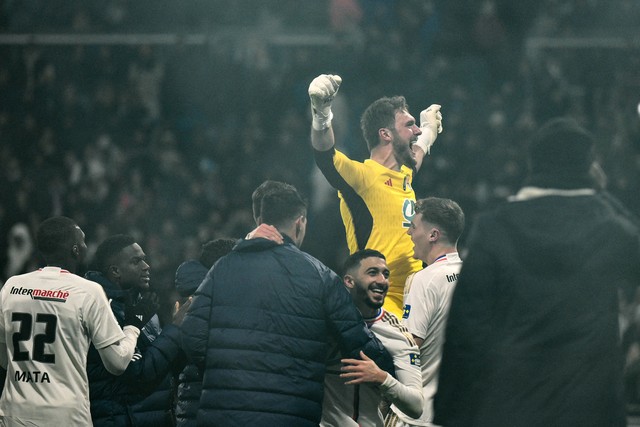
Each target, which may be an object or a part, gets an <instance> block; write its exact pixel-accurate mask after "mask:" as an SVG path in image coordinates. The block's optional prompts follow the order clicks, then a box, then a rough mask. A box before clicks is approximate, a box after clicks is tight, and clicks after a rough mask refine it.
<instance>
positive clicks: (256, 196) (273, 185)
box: [251, 179, 295, 222]
mask: <svg viewBox="0 0 640 427" xmlns="http://www.w3.org/2000/svg"><path fill="white" fill-rule="evenodd" d="M283 188H289V189H294V190H295V187H294V186H292V185H291V184H287V183H286V182H281V181H274V180H271V179H268V180H266V181H264V182H263V183H262V184H260V185H259V186H258V187H257V188H256V189H255V190H253V193H252V194H251V207H252V210H253V219H254V221H256V222H258V218H259V217H260V208H261V206H262V199H263V198H264V196H265V195H266V194H269V193H271V192H274V191H278V190H281V189H283Z"/></svg>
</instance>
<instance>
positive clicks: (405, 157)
mask: <svg viewBox="0 0 640 427" xmlns="http://www.w3.org/2000/svg"><path fill="white" fill-rule="evenodd" d="M392 144H393V154H394V156H395V157H396V159H397V160H398V162H399V163H401V164H403V165H405V166H407V167H409V168H411V169H415V167H416V164H417V163H416V158H415V155H414V154H413V151H412V150H411V144H410V143H404V142H402V141H401V140H400V139H399V138H398V137H397V135H396V138H394V139H393V142H392Z"/></svg>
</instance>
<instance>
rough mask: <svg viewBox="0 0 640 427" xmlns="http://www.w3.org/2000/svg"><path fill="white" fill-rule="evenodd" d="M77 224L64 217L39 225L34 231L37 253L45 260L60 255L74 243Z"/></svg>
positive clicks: (45, 221) (47, 220) (51, 219)
mask: <svg viewBox="0 0 640 427" xmlns="http://www.w3.org/2000/svg"><path fill="white" fill-rule="evenodd" d="M77 229H78V224H76V222H75V221H74V220H72V219H71V218H68V217H66V216H54V217H51V218H47V219H45V220H44V221H42V222H41V223H40V225H39V226H38V230H37V231H36V241H37V247H38V251H40V253H41V254H42V256H43V257H44V258H45V259H47V258H48V257H51V256H57V255H62V254H63V253H64V252H65V251H67V250H70V248H71V246H73V244H74V243H75V239H76V233H77Z"/></svg>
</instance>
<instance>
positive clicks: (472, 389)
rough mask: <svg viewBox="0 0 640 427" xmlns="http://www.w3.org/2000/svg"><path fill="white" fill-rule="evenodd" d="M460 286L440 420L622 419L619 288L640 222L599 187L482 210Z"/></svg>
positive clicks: (627, 280)
mask: <svg viewBox="0 0 640 427" xmlns="http://www.w3.org/2000/svg"><path fill="white" fill-rule="evenodd" d="M468 250H469V251H468V256H467V257H466V259H465V261H464V265H463V267H462V271H461V273H460V278H459V281H458V285H457V287H456V290H455V292H454V295H453V300H452V304H451V309H450V314H449V320H448V323H447V329H446V341H445V345H444V351H443V357H442V364H441V369H440V377H439V388H438V391H437V394H436V396H435V402H434V409H435V419H434V423H436V424H438V425H446V426H447V427H456V426H465V427H484V426H492V427H501V426H504V427H507V426H508V427H529V426H531V427H534V426H535V427H538V426H562V427H573V426H576V427H577V426H580V427H585V426H592V427H602V426H624V425H626V424H625V407H624V398H623V388H622V357H621V351H620V342H619V328H618V291H619V289H624V288H626V287H627V286H629V285H634V286H635V285H637V284H638V283H639V282H640V240H639V234H638V228H637V226H636V225H635V224H634V223H632V222H631V221H630V220H629V219H628V218H626V217H624V216H622V215H620V214H619V213H618V212H617V210H616V209H614V208H613V207H612V205H611V203H610V202H609V201H607V200H606V199H605V198H604V197H602V195H597V194H596V195H592V196H588V195H585V196H571V197H567V196H544V197H539V198H533V199H529V200H524V201H516V202H510V203H506V204H504V205H502V206H500V207H499V208H498V209H496V210H495V211H493V212H490V213H486V214H484V215H482V216H481V217H480V218H478V219H477V221H476V223H475V226H474V229H473V231H472V233H471V237H470V240H469V245H468Z"/></svg>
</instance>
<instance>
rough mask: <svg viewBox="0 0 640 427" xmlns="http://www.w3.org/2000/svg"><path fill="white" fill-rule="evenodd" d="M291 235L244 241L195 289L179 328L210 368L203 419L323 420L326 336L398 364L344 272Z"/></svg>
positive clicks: (347, 349) (246, 422) (209, 422)
mask: <svg viewBox="0 0 640 427" xmlns="http://www.w3.org/2000/svg"><path fill="white" fill-rule="evenodd" d="M285 240H286V241H285V244H283V245H277V244H275V243H273V242H271V241H267V240H264V239H254V240H245V241H242V242H241V243H239V244H238V245H237V246H236V247H235V248H234V250H233V251H232V252H231V253H230V254H229V255H227V256H225V257H224V258H221V259H220V260H219V261H218V263H217V264H216V265H215V266H214V267H213V268H212V269H211V270H210V271H209V273H208V274H207V277H206V278H205V281H204V282H203V283H202V285H201V286H200V288H199V289H198V290H197V291H196V296H195V298H194V301H193V303H192V305H191V308H190V310H189V312H188V313H187V316H186V318H185V320H184V322H183V324H182V333H183V343H184V349H185V352H186V353H187V356H189V357H190V358H192V360H193V361H194V362H195V363H196V364H197V365H199V366H204V367H205V371H204V383H203V391H202V396H201V399H200V408H199V410H198V425H203V426H205V425H206V426H225V427H232V426H243V427H244V426H253V427H257V426H292V427H295V426H317V425H318V423H319V422H320V416H321V411H322V398H323V392H324V389H323V381H324V374H325V358H326V356H327V352H328V348H329V344H328V342H329V338H330V337H334V338H335V339H336V340H337V341H338V343H339V346H340V349H341V350H342V353H343V354H344V355H346V356H349V357H359V351H360V350H361V349H363V350H364V351H365V353H367V354H368V355H369V357H371V358H372V359H374V360H375V361H376V362H377V363H378V365H379V366H381V367H383V368H387V369H391V370H392V369H393V368H392V361H391V358H390V356H389V355H388V353H387V352H386V351H385V350H384V348H383V347H382V345H381V344H380V342H379V341H377V340H376V339H375V337H374V336H373V334H372V333H371V332H370V331H369V330H368V329H367V327H366V325H365V323H364V322H363V320H362V316H361V315H360V313H359V312H358V310H357V309H356V307H355V306H354V304H353V303H352V301H351V297H350V295H349V293H348V292H347V290H346V288H345V286H344V284H343V282H342V280H341V279H340V278H339V277H338V276H337V275H336V274H335V273H333V272H332V271H331V270H329V269H328V268H327V267H326V266H324V265H323V264H322V263H320V262H319V261H318V260H316V259H315V258H313V257H312V256H310V255H308V254H306V253H304V252H302V251H300V250H299V249H298V248H297V247H296V246H295V245H294V244H293V243H292V241H291V239H289V238H288V237H286V236H285Z"/></svg>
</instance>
